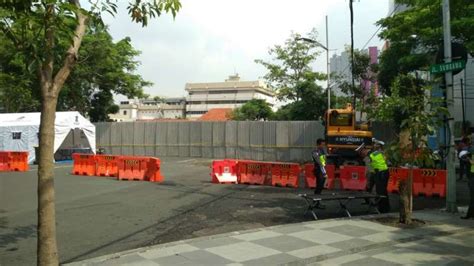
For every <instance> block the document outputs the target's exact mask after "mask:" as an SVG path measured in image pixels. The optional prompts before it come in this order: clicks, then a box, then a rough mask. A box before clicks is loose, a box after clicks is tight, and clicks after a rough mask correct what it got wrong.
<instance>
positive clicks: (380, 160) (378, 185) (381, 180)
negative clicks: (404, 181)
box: [366, 139, 390, 213]
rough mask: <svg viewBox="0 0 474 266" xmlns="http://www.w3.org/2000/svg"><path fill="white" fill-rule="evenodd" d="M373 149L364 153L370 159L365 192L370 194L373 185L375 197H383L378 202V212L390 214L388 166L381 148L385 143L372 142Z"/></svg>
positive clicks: (374, 140)
mask: <svg viewBox="0 0 474 266" xmlns="http://www.w3.org/2000/svg"><path fill="white" fill-rule="evenodd" d="M372 142H373V145H374V148H373V150H371V151H366V153H367V155H368V157H369V159H370V169H371V174H370V176H369V180H368V182H367V191H368V192H372V189H373V187H374V185H375V192H376V193H377V195H381V196H385V197H386V198H382V199H380V201H379V204H378V205H379V206H378V208H379V211H380V212H382V213H385V212H390V201H389V199H388V191H387V185H388V178H389V172H388V166H387V161H386V160H385V156H384V154H383V146H384V145H385V143H384V142H383V141H380V140H376V139H373V140H372Z"/></svg>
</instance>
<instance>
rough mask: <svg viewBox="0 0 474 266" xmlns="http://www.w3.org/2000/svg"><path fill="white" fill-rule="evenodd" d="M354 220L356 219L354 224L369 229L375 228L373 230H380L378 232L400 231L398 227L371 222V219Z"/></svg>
mask: <svg viewBox="0 0 474 266" xmlns="http://www.w3.org/2000/svg"><path fill="white" fill-rule="evenodd" d="M355 221H357V222H356V223H355V225H357V226H359V227H364V228H368V229H371V230H375V231H380V232H393V231H400V228H397V227H393V226H388V225H384V224H380V223H377V222H372V221H368V220H355Z"/></svg>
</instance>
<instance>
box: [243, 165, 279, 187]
mask: <svg viewBox="0 0 474 266" xmlns="http://www.w3.org/2000/svg"><path fill="white" fill-rule="evenodd" d="M237 166H238V167H237V169H238V170H237V172H238V177H239V184H250V185H271V164H270V163H266V162H257V161H238V163H237Z"/></svg>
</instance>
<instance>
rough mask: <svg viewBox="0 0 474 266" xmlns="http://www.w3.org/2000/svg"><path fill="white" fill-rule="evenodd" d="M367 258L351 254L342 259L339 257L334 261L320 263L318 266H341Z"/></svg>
mask: <svg viewBox="0 0 474 266" xmlns="http://www.w3.org/2000/svg"><path fill="white" fill-rule="evenodd" d="M365 257H366V256H364V255H361V254H351V255H346V256H342V257H337V258H334V259H329V260H324V261H321V262H318V263H317V265H324V266H332V265H341V264H343V263H347V262H352V261H356V260H360V259H363V258H365Z"/></svg>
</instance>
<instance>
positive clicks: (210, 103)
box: [186, 74, 277, 119]
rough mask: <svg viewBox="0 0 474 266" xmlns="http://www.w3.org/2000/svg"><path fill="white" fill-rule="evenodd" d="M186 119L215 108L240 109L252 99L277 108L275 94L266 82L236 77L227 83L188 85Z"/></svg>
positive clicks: (194, 117)
mask: <svg viewBox="0 0 474 266" xmlns="http://www.w3.org/2000/svg"><path fill="white" fill-rule="evenodd" d="M186 91H187V92H188V94H189V95H188V97H187V98H186V118H189V119H197V118H199V117H200V116H202V115H203V114H205V113H206V112H207V111H209V110H211V109H215V108H231V109H234V108H238V107H241V106H242V105H243V104H245V103H246V102H248V101H250V100H252V99H263V100H266V101H267V102H268V103H269V104H270V105H271V106H272V107H273V108H274V109H275V108H277V106H276V105H277V102H276V99H275V93H274V92H273V91H272V90H271V89H269V88H268V87H267V85H266V83H265V82H263V81H260V80H257V81H241V80H240V77H239V76H238V75H237V74H236V75H232V76H229V79H227V80H226V81H225V82H207V83H186Z"/></svg>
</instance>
